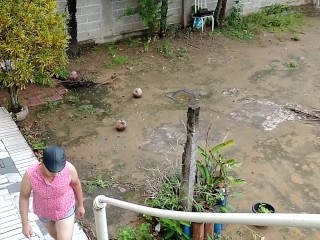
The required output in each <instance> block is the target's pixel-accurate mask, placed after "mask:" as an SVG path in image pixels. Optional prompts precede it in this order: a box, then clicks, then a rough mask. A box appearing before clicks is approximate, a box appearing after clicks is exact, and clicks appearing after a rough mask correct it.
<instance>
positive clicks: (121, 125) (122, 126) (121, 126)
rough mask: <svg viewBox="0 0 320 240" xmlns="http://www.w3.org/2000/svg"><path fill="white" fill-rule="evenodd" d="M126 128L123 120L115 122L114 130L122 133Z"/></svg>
mask: <svg viewBox="0 0 320 240" xmlns="http://www.w3.org/2000/svg"><path fill="white" fill-rule="evenodd" d="M126 127H127V122H126V121H125V120H122V119H120V120H118V121H117V122H116V129H117V130H118V131H123V130H125V129H126Z"/></svg>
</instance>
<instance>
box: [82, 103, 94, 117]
mask: <svg viewBox="0 0 320 240" xmlns="http://www.w3.org/2000/svg"><path fill="white" fill-rule="evenodd" d="M78 111H79V112H80V114H82V115H91V114H94V113H95V112H96V109H95V108H94V107H93V106H92V105H82V106H80V107H79V108H78Z"/></svg>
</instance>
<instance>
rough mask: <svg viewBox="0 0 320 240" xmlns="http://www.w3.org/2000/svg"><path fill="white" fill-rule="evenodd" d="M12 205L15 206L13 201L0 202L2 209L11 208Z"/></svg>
mask: <svg viewBox="0 0 320 240" xmlns="http://www.w3.org/2000/svg"><path fill="white" fill-rule="evenodd" d="M10 205H12V206H15V205H14V203H13V201H12V200H8V201H1V202H0V208H3V207H7V206H10ZM0 217H1V216H0Z"/></svg>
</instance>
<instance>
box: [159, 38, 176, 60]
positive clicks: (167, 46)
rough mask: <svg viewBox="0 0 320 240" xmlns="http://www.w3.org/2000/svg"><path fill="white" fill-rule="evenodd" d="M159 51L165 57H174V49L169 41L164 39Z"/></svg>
mask: <svg viewBox="0 0 320 240" xmlns="http://www.w3.org/2000/svg"><path fill="white" fill-rule="evenodd" d="M160 53H161V55H162V56H164V57H165V58H167V59H172V58H173V57H174V51H173V47H172V44H171V42H169V41H164V42H163V43H162V45H161V46H160Z"/></svg>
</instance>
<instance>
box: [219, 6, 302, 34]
mask: <svg viewBox="0 0 320 240" xmlns="http://www.w3.org/2000/svg"><path fill="white" fill-rule="evenodd" d="M242 12H243V2H242V1H238V2H237V3H236V4H235V6H234V7H233V8H232V9H231V11H230V14H229V15H228V17H227V18H226V27H225V28H224V29H222V30H220V32H221V33H222V34H224V35H226V36H229V37H232V38H236V39H244V40H248V39H250V38H252V37H254V35H255V34H258V33H259V32H261V31H269V32H287V31H293V30H294V29H295V28H296V27H297V26H299V25H300V24H301V23H302V20H303V15H302V14H300V13H296V12H294V11H293V10H292V8H291V7H290V6H287V5H281V4H274V5H271V6H269V7H266V8H263V9H262V10H261V11H258V12H256V13H252V14H249V15H247V16H242Z"/></svg>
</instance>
